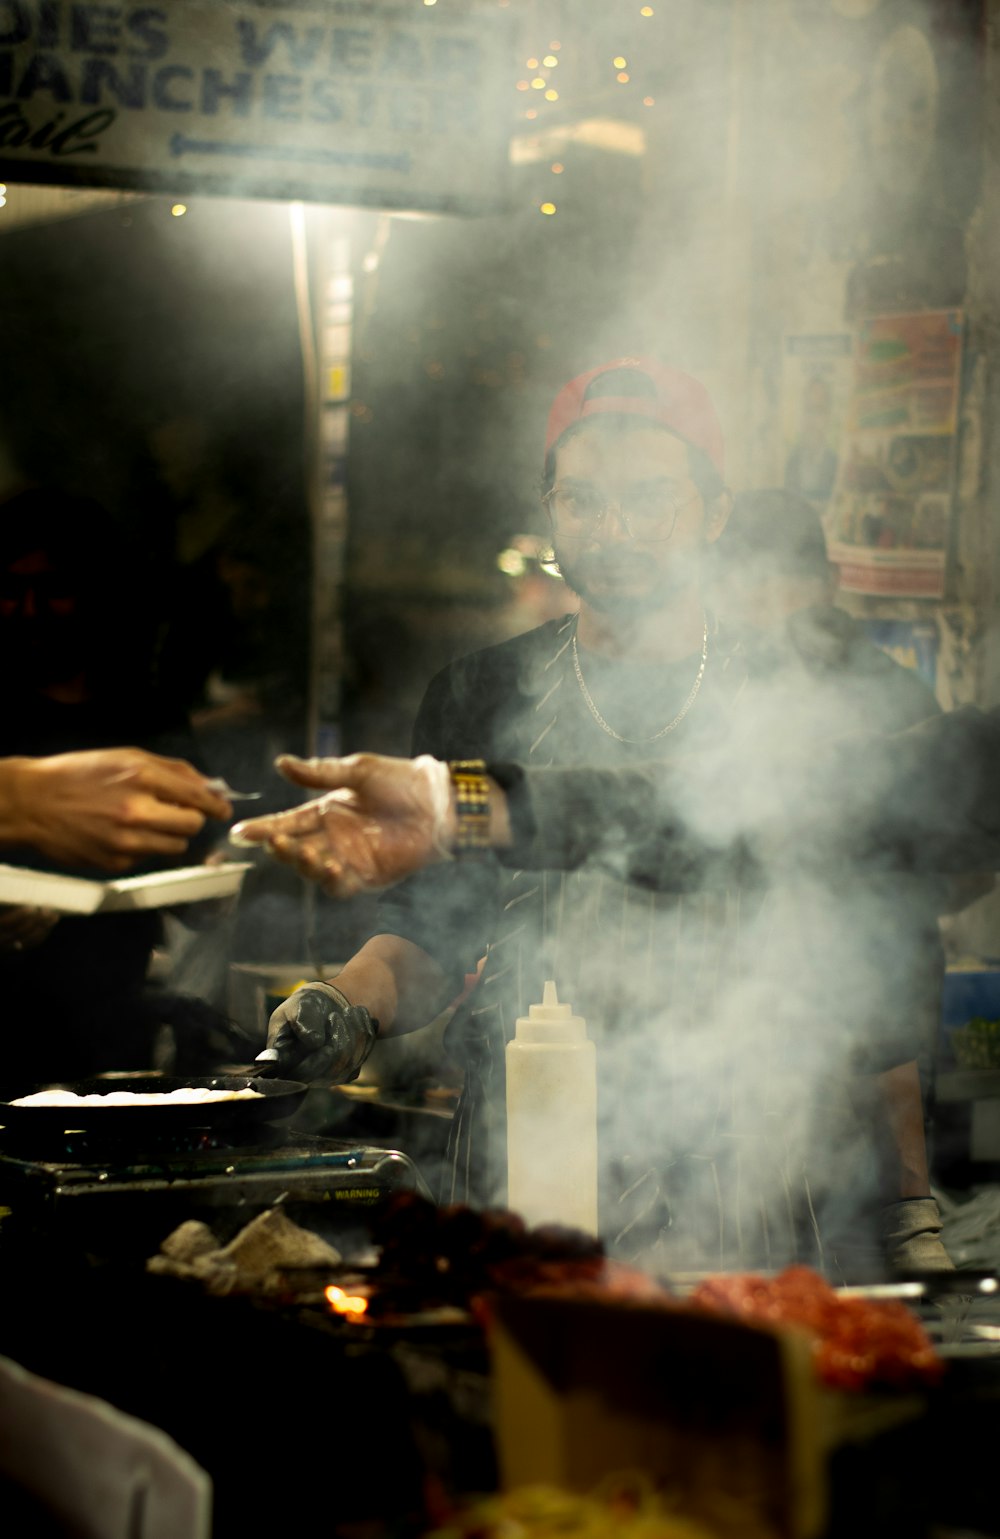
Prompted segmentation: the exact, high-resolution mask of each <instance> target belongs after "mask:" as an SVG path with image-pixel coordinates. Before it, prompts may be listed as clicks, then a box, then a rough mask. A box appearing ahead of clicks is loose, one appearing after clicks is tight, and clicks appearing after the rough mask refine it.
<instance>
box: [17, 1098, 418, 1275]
mask: <svg viewBox="0 0 1000 1539" xmlns="http://www.w3.org/2000/svg"><path fill="white" fill-rule="evenodd" d="M246 1139H247V1135H246V1134H244V1135H242V1137H241V1136H239V1135H237V1136H234V1135H233V1134H232V1131H231V1130H227V1132H226V1133H225V1134H220V1133H219V1132H218V1131H214V1132H213V1131H206V1130H193V1131H191V1132H190V1133H181V1134H176V1135H173V1136H172V1137H171V1138H170V1139H169V1140H158V1141H157V1143H156V1144H155V1145H152V1146H150V1145H147V1146H145V1147H143V1148H136V1147H134V1146H132V1145H125V1144H122V1143H117V1144H116V1143H115V1142H113V1141H109V1140H107V1139H106V1138H104V1139H100V1140H98V1139H96V1138H95V1137H94V1136H93V1135H86V1134H82V1133H67V1134H64V1135H63V1136H62V1137H61V1138H60V1140H59V1141H58V1144H57V1145H53V1143H52V1141H51V1139H46V1141H45V1143H44V1146H42V1145H39V1144H38V1143H37V1141H36V1142H35V1143H33V1144H29V1143H26V1142H25V1141H24V1140H23V1138H13V1137H11V1136H10V1133H9V1130H7V1131H6V1133H5V1136H4V1137H3V1140H2V1142H0V1248H2V1249H3V1250H4V1251H5V1252H9V1251H11V1250H23V1249H24V1248H25V1247H29V1246H30V1247H32V1248H33V1249H37V1248H38V1247H44V1248H46V1249H50V1250H51V1249H55V1250H57V1251H74V1250H75V1251H77V1252H81V1253H86V1254H87V1255H89V1256H92V1257H98V1258H100V1259H123V1258H128V1257H134V1258H136V1259H139V1258H140V1257H142V1256H145V1255H148V1254H150V1253H151V1252H152V1251H155V1250H156V1249H157V1248H158V1247H159V1244H160V1242H161V1241H162V1240H163V1239H164V1238H165V1237H166V1235H167V1234H169V1233H170V1231H171V1229H173V1228H175V1227H176V1226H177V1225H178V1224H180V1223H183V1222H184V1220H185V1219H190V1218H200V1219H202V1220H203V1221H204V1222H206V1223H208V1224H210V1226H211V1227H212V1229H213V1230H214V1232H215V1233H216V1234H217V1236H218V1237H219V1238H220V1240H222V1241H225V1240H226V1239H228V1238H229V1237H230V1236H231V1235H232V1234H235V1233H236V1231H237V1230H238V1229H240V1228H242V1226H243V1225H244V1224H245V1223H247V1222H248V1220H249V1219H250V1218H252V1217H253V1216H254V1214H255V1213H259V1212H262V1211H263V1210H264V1209H265V1208H269V1207H273V1206H275V1205H276V1204H278V1203H280V1204H282V1206H283V1207H284V1208H285V1210H286V1211H287V1212H288V1214H289V1216H290V1217H292V1218H294V1219H295V1220H296V1222H298V1223H301V1224H303V1225H304V1226H305V1227H308V1228H311V1229H314V1230H317V1231H319V1232H321V1233H324V1234H326V1235H328V1236H330V1237H331V1238H332V1239H333V1241H334V1243H338V1238H339V1237H340V1236H341V1234H342V1233H344V1232H354V1231H358V1230H363V1229H364V1227H365V1215H366V1213H369V1212H370V1210H371V1209H373V1208H374V1207H377V1206H378V1205H379V1204H380V1203H381V1202H382V1201H383V1200H384V1199H385V1198H386V1197H388V1195H389V1194H390V1193H392V1192H394V1191H400V1190H408V1191H422V1192H425V1193H426V1186H425V1184H424V1182H423V1179H422V1177H421V1175H420V1173H419V1171H418V1170H417V1167H416V1166H415V1165H414V1163H413V1161H412V1160H411V1159H410V1158H409V1156H408V1155H406V1154H404V1153H403V1152H402V1151H401V1150H399V1149H391V1148H383V1147H375V1146H371V1145H365V1144H359V1143H356V1142H353V1141H349V1140H339V1139H333V1138H323V1137H319V1136H317V1135H314V1134H309V1133H302V1132H301V1131H298V1130H295V1129H291V1130H289V1129H285V1128H282V1127H277V1126H270V1125H268V1126H265V1127H263V1128H261V1127H256V1128H254V1129H253V1130H252V1141H246Z"/></svg>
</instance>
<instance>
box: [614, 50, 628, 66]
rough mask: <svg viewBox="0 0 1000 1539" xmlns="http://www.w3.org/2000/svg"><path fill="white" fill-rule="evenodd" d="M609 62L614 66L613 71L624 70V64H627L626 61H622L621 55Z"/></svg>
mask: <svg viewBox="0 0 1000 1539" xmlns="http://www.w3.org/2000/svg"><path fill="white" fill-rule="evenodd" d="M611 62H612V64H613V65H614V67H615V69H624V68H625V66H626V64H627V63H628V60H627V59H623V58H622V56H621V54H619V55H618V57H617V58H615V59H612V60H611Z"/></svg>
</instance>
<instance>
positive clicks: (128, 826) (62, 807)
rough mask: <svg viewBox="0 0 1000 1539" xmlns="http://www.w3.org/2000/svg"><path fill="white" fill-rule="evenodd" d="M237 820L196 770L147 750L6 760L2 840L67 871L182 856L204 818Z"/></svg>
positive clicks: (0, 775)
mask: <svg viewBox="0 0 1000 1539" xmlns="http://www.w3.org/2000/svg"><path fill="white" fill-rule="evenodd" d="M231 816H232V808H231V807H230V804H229V803H228V802H227V801H226V800H225V799H224V798H223V797H221V796H217V795H216V794H215V793H214V792H212V791H210V790H209V789H208V788H207V785H206V781H205V777H204V775H201V774H199V772H198V771H197V770H196V769H195V768H194V767H193V766H192V765H190V764H187V763H186V762H185V761H184V760H183V759H166V758H163V757H162V756H161V755H159V754H152V753H147V752H146V751H145V750H144V749H141V748H106V749H94V750H90V751H87V752H83V753H64V754H55V755H53V756H52V757H51V758H43V759H28V758H13V759H4V760H0V837H2V838H3V840H4V841H5V842H7V843H12V844H30V845H31V846H32V847H33V848H35V849H37V850H39V851H41V853H42V854H43V855H46V856H48V857H49V859H51V860H57V861H59V862H61V863H63V864H66V865H74V866H99V867H101V868H102V869H104V870H106V871H116V872H117V871H127V870H128V869H129V867H130V866H133V865H135V863H136V862H137V861H138V860H140V859H142V858H143V857H144V856H148V855H182V854H183V853H184V851H185V849H186V848H187V845H188V842H189V840H191V839H193V838H194V836H195V835H196V834H198V833H200V831H201V829H202V828H203V827H204V824H205V820H206V818H220V819H228V818H229V817H231Z"/></svg>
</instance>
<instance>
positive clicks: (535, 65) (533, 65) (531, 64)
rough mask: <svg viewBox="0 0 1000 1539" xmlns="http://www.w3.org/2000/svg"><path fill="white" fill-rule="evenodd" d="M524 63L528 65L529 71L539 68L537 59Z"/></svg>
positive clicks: (526, 60)
mask: <svg viewBox="0 0 1000 1539" xmlns="http://www.w3.org/2000/svg"><path fill="white" fill-rule="evenodd" d="M524 62H525V64H526V65H527V67H528V69H537V68H538V60H537V59H525V61H524Z"/></svg>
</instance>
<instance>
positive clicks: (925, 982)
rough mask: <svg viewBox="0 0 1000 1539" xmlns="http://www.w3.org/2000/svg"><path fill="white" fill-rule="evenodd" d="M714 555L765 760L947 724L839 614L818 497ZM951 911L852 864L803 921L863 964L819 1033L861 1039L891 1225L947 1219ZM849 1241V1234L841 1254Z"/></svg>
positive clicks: (767, 510) (781, 511) (744, 497)
mask: <svg viewBox="0 0 1000 1539" xmlns="http://www.w3.org/2000/svg"><path fill="white" fill-rule="evenodd" d="M713 557H714V560H713V586H714V593H715V599H716V604H717V607H718V609H719V612H720V613H721V614H723V615H725V616H726V619H727V621H728V623H729V624H730V625H731V626H732V627H733V629H734V630H735V631H736V633H737V634H738V635H739V637H740V640H741V643H742V647H743V652H744V657H745V660H746V668H747V689H746V691H745V694H744V696H743V698H742V699H741V702H740V704H739V706H738V708H737V713H736V715H737V718H738V720H737V725H736V729H735V730H736V735H737V737H739V738H742V740H743V742H744V745H745V749H746V751H747V753H748V755H749V756H750V758H751V759H752V760H753V761H754V762H755V763H757V764H758V765H760V766H763V765H769V766H773V765H774V764H775V763H776V762H777V761H778V760H780V759H781V758H782V757H783V756H784V755H785V753H786V750H787V746H788V745H789V744H793V745H794V747H795V750H796V751H797V752H800V753H801V752H804V751H807V750H809V749H810V748H813V749H815V748H816V747H817V746H818V745H820V744H822V743H823V742H825V741H829V740H830V739H831V738H833V737H849V736H851V735H853V734H857V733H862V732H865V731H872V730H879V731H882V732H886V733H893V732H898V731H902V730H903V729H905V728H906V727H909V726H913V725H915V724H916V723H918V722H920V721H923V720H925V719H926V718H927V717H929V716H932V715H936V714H938V712H939V706H938V704H937V701H936V700H935V698H934V695H933V694H932V692H931V690H930V689H929V688H928V687H927V685H926V684H925V683H924V682H923V680H922V679H921V678H920V677H919V676H918V675H917V674H916V673H915V672H914V671H913V670H911V669H907V668H903V667H901V666H900V664H898V663H896V662H895V661H894V660H893V659H892V658H890V657H889V656H888V655H887V654H886V653H885V652H883V651H882V650H881V649H880V648H878V647H876V646H875V645H874V644H873V643H872V642H871V641H869V639H868V638H867V637H866V636H865V634H864V632H863V630H862V629H861V627H860V625H859V624H858V623H857V622H856V621H855V620H854V619H853V618H852V617H851V616H850V615H849V614H847V613H845V611H843V610H842V609H839V608H837V606H836V604H835V602H834V598H835V594H836V586H837V577H836V568H835V567H833V566H832V565H831V563H830V562H829V559H828V556H827V549H826V540H825V537H824V533H823V527H822V524H821V523H820V519H819V515H818V513H817V512H816V510H815V508H814V507H813V506H812V504H811V503H810V502H808V501H807V500H806V499H805V497H801V496H797V495H794V494H793V493H791V492H789V491H784V490H779V489H774V490H763V491H753V492H748V493H744V494H741V495H740V496H739V497H738V498H737V499H736V502H735V506H734V508H733V513H732V516H731V518H730V520H729V522H728V524H727V526H726V529H725V531H724V533H723V536H722V538H721V539H720V540H719V542H718V544H717V546H716V547H715V550H714V551H713ZM949 901H950V894H949V890H948V885H947V884H946V883H944V882H942V881H940V880H939V879H937V878H935V877H928V876H925V877H922V878H918V877H915V876H912V875H906V874H899V873H893V874H891V875H889V874H886V873H874V872H872V871H871V870H870V869H869V868H868V867H866V865H865V864H863V863H862V864H858V863H856V862H852V863H849V864H847V865H842V867H841V869H840V870H835V869H832V870H831V872H830V873H829V875H828V877H827V879H826V880H825V881H824V883H823V884H822V887H821V888H819V887H817V886H815V885H810V888H809V889H808V891H807V892H805V894H804V902H803V909H802V913H801V915H800V917H799V921H798V924H797V936H796V940H797V944H798V945H799V946H800V947H802V948H803V950H805V951H806V954H808V951H809V949H815V950H821V949H826V950H828V951H829V952H830V953H831V954H834V955H836V954H840V955H842V956H844V957H845V958H849V959H850V960H851V964H852V965H851V966H850V967H849V968H847V969H846V970H845V974H844V976H843V978H842V979H841V981H840V986H839V988H838V990H837V994H836V997H835V998H831V999H829V1000H822V1001H820V1000H817V1001H815V1006H814V1008H815V1013H816V1018H817V1024H820V1023H822V1024H823V1025H824V1027H825V1028H826V1029H830V1028H831V1027H833V1029H835V1030H839V1031H840V1032H842V1034H843V1035H844V1037H845V1039H846V1038H850V1040H851V1041H852V1042H853V1044H854V1046H853V1055H854V1058H855V1062H856V1066H857V1070H858V1074H857V1077H856V1078H855V1080H854V1083H853V1086H852V1087H851V1093H852V1098H853V1100H854V1102H855V1107H854V1114H853V1116H852V1115H851V1114H850V1113H849V1112H848V1110H847V1108H844V1107H842V1108H841V1110H840V1116H841V1120H842V1124H843V1125H844V1128H845V1136H846V1135H847V1133H848V1131H849V1124H850V1122H851V1121H852V1120H854V1118H856V1119H857V1120H858V1121H860V1122H861V1124H862V1125H864V1126H867V1127H868V1128H870V1129H871V1131H872V1134H873V1145H874V1147H873V1149H872V1151H871V1155H874V1157H875V1159H876V1161H877V1163H878V1166H879V1168H880V1178H879V1183H878V1185H879V1190H880V1195H881V1202H882V1204H883V1206H885V1208H886V1210H887V1212H888V1213H889V1214H890V1217H889V1219H888V1220H887V1222H890V1223H894V1222H897V1221H898V1220H899V1219H900V1217H901V1216H902V1217H906V1218H907V1219H911V1218H917V1217H919V1216H923V1217H925V1218H926V1219H927V1220H928V1222H929V1223H934V1224H936V1223H938V1222H939V1218H938V1215H937V1212H936V1204H932V1202H931V1197H930V1180H929V1174H928V1168H927V1156H926V1146H925V1133H924V1113H923V1099H922V1094H921V1080H920V1069H922V1070H923V1072H924V1075H925V1083H926V1081H927V1080H929V1076H930V1062H931V1057H932V1054H933V1048H934V1044H935V1042H936V1038H937V1029H938V1021H939V1018H940V1006H941V989H942V984H943V978H944V951H943V947H942V944H941V938H940V933H939V929H938V924H937V919H938V916H939V914H940V913H942V912H943V911H944V909H945V908H946V907H947V906H948V903H949ZM918 1061H919V1068H918ZM859 1158H862V1156H861V1155H860V1154H859ZM894 1197H901V1198H903V1199H905V1201H906V1202H907V1204H908V1206H907V1208H906V1209H905V1210H903V1213H902V1215H901V1213H900V1210H899V1209H898V1208H892V1207H890V1204H891V1202H892V1199H893V1198H894ZM849 1244H850V1239H849V1237H848V1238H845V1239H842V1241H841V1244H840V1248H841V1251H843V1250H844V1249H845V1247H846V1246H848V1245H849ZM924 1249H925V1251H927V1252H928V1254H929V1252H930V1247H929V1245H927V1244H925V1245H924ZM925 1259H926V1258H925Z"/></svg>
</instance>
